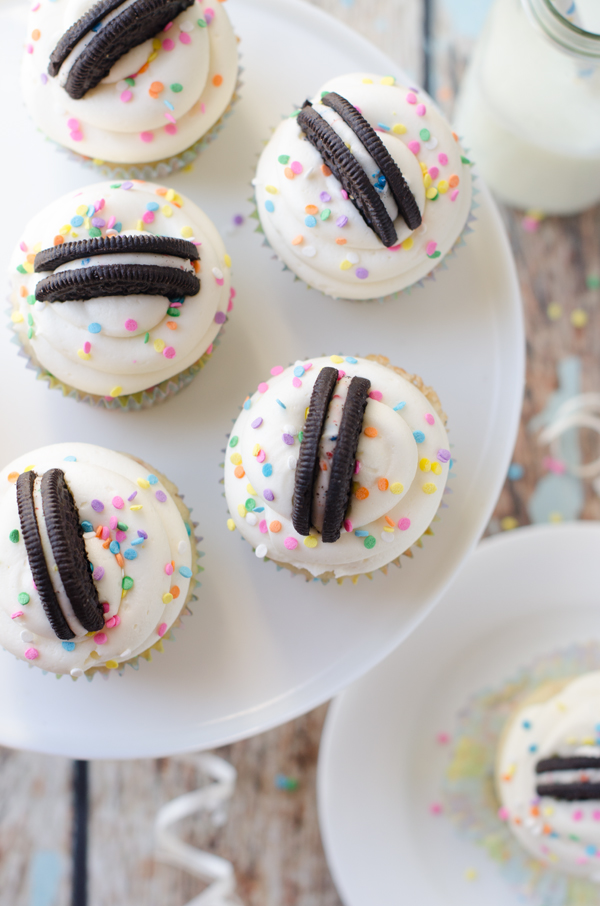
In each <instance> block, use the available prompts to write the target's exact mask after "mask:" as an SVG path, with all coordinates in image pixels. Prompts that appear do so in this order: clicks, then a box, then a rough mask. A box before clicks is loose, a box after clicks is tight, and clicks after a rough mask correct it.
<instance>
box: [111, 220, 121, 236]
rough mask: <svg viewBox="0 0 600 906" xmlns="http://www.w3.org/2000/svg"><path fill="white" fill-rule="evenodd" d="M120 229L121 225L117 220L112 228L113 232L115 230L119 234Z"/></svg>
mask: <svg viewBox="0 0 600 906" xmlns="http://www.w3.org/2000/svg"><path fill="white" fill-rule="evenodd" d="M122 229H123V224H122V223H121V221H120V220H118V221H117V222H116V223H115V225H114V227H113V230H116V231H117V233H120V232H121V230H122Z"/></svg>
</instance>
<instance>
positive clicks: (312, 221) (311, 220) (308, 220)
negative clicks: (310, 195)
mask: <svg viewBox="0 0 600 906" xmlns="http://www.w3.org/2000/svg"><path fill="white" fill-rule="evenodd" d="M304 223H305V224H306V226H307V227H314V226H316V225H317V218H316V217H313V215H312V214H307V216H306V217H305V218H304Z"/></svg>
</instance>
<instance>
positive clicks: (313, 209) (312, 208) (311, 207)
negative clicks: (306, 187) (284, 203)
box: [304, 204, 319, 214]
mask: <svg viewBox="0 0 600 906" xmlns="http://www.w3.org/2000/svg"><path fill="white" fill-rule="evenodd" d="M304 210H305V211H306V213H307V214H318V213H319V209H318V207H317V206H316V204H307V205H306V207H305V208H304Z"/></svg>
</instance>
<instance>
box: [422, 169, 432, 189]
mask: <svg viewBox="0 0 600 906" xmlns="http://www.w3.org/2000/svg"><path fill="white" fill-rule="evenodd" d="M423 185H424V186H425V188H426V189H428V188H429V186H430V185H431V176H430V175H429V173H426V174H425V176H424V177H423Z"/></svg>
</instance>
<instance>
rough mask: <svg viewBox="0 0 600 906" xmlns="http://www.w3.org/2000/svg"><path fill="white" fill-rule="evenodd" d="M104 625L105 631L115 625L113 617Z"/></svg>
mask: <svg viewBox="0 0 600 906" xmlns="http://www.w3.org/2000/svg"><path fill="white" fill-rule="evenodd" d="M104 625H105V626H106V628H107V629H112V628H113V627H114V626H115V625H116V623H115V617H109V618H108V620H107V621H106V622H105V624H104Z"/></svg>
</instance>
